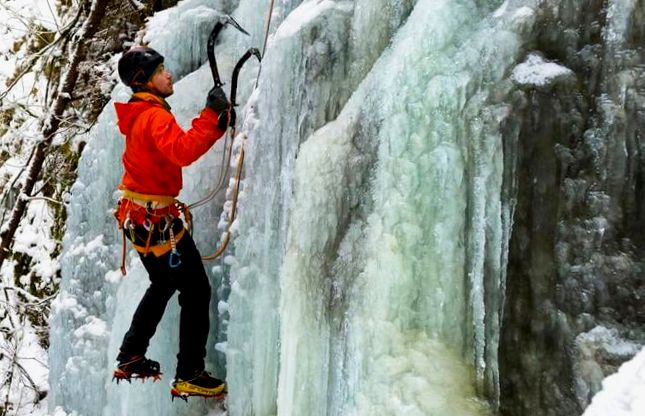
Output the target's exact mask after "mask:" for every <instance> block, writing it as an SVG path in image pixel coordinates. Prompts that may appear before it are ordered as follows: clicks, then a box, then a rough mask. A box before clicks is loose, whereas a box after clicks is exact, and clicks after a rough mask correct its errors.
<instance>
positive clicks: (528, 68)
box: [511, 53, 573, 87]
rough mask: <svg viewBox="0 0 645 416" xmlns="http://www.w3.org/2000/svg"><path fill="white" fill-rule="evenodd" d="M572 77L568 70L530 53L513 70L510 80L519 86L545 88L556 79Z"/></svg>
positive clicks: (571, 72)
mask: <svg viewBox="0 0 645 416" xmlns="http://www.w3.org/2000/svg"><path fill="white" fill-rule="evenodd" d="M569 75H573V71H572V70H570V69H569V68H567V67H565V66H562V65H559V64H556V63H554V62H550V61H547V60H546V59H544V58H543V57H542V56H540V55H538V54H536V53H532V54H530V55H529V56H528V57H527V58H526V60H525V61H524V62H522V63H521V64H519V65H518V66H516V67H515V69H513V73H512V74H511V79H512V80H513V81H515V82H516V83H517V84H520V85H527V86H538V87H540V86H545V85H548V84H550V83H551V82H553V81H554V80H556V79H557V78H560V77H564V76H569Z"/></svg>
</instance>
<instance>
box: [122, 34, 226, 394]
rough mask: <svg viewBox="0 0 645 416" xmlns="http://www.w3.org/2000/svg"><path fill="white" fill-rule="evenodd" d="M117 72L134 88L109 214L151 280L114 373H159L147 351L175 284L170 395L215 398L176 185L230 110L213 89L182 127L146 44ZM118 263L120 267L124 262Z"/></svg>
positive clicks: (159, 63) (202, 308) (204, 308)
mask: <svg viewBox="0 0 645 416" xmlns="http://www.w3.org/2000/svg"><path fill="white" fill-rule="evenodd" d="M118 71H119V77H120V78H121V81H123V83H125V84H126V85H127V86H129V87H130V88H131V89H132V92H133V94H132V97H131V98H130V100H129V101H128V102H127V103H116V104H115V107H116V114H117V118H118V127H119V130H120V131H121V133H123V134H124V135H125V150H124V152H123V157H122V161H123V167H124V173H123V177H122V181H121V184H120V186H119V189H120V190H121V192H122V196H121V198H120V200H119V202H118V206H117V210H116V213H115V215H116V217H117V220H118V222H119V226H120V228H121V229H122V230H123V232H124V236H125V237H127V238H128V239H129V240H130V241H131V242H132V244H133V246H134V248H135V249H136V250H137V252H138V253H139V257H140V258H141V261H142V262H143V265H144V266H145V268H146V270H147V272H148V275H149V278H150V285H149V287H148V289H147V290H146V292H145V294H144V295H143V298H142V299H141V301H140V303H139V305H138V307H137V309H136V311H135V312H134V316H133V318H132V323H131V325H130V328H129V329H128V331H127V332H126V334H125V336H124V338H123V342H122V344H121V347H120V352H119V353H118V356H117V361H118V363H117V368H116V369H115V370H114V378H116V379H117V381H119V380H124V379H125V380H130V379H131V378H143V379H145V378H147V377H152V378H153V379H155V380H157V379H159V378H160V376H161V372H160V366H159V363H158V362H157V361H153V360H151V359H148V358H146V356H145V354H146V351H147V348H148V344H149V342H150V338H151V337H152V336H153V334H154V333H155V330H156V328H157V325H158V323H159V321H160V320H161V317H162V315H163V313H164V309H165V307H166V303H167V302H168V300H169V299H170V297H171V296H172V295H173V294H174V292H175V291H179V305H180V307H181V314H180V322H179V353H178V354H177V369H176V375H175V379H174V380H173V381H172V386H171V394H172V395H173V396H179V397H182V398H185V397H187V396H191V395H199V396H208V397H218V396H219V397H221V396H223V394H224V393H225V383H224V382H223V381H222V380H219V379H217V378H214V377H212V376H211V375H210V374H209V373H208V372H206V371H205V368H204V358H205V356H206V340H207V337H208V331H209V303H210V299H211V287H210V284H209V281H208V277H207V275H206V272H205V270H204V266H203V264H202V260H201V255H200V253H199V251H198V250H197V248H196V246H195V243H194V241H193V239H192V237H191V235H190V233H189V232H188V231H187V229H186V226H185V225H184V220H182V218H181V214H183V217H184V219H185V220H186V222H187V223H188V222H189V221H190V218H189V214H188V213H187V211H186V208H185V206H184V205H182V204H181V203H179V202H178V201H177V200H176V199H175V198H176V197H177V195H178V194H179V191H180V190H181V187H182V167H184V166H188V165H190V164H191V163H193V162H194V161H195V160H197V159H198V158H199V157H200V156H202V155H203V154H204V153H206V151H208V149H210V147H211V146H212V145H213V144H214V143H215V142H216V141H217V140H218V139H219V138H220V137H222V136H223V135H224V134H225V132H226V129H227V128H228V125H229V121H230V120H231V118H232V117H233V116H234V114H233V109H232V106H231V104H230V102H229V100H228V99H227V97H226V94H225V93H224V91H223V90H222V89H221V88H213V89H212V90H211V91H210V92H209V93H208V95H207V98H206V107H205V108H204V110H203V111H202V112H201V114H199V116H197V117H196V118H195V119H194V120H193V121H192V127H191V128H190V129H189V130H188V131H183V130H182V128H181V127H180V126H179V125H178V124H177V122H176V120H175V117H174V116H173V114H172V113H171V112H170V106H169V105H168V103H167V102H166V100H165V99H166V98H167V97H169V96H170V95H172V93H173V81H172V75H171V74H170V72H168V70H167V69H166V68H165V67H164V57H163V56H161V55H160V54H159V53H157V52H156V51H155V50H153V49H151V48H148V47H144V46H136V47H132V48H131V49H129V50H128V51H127V52H125V53H124V54H123V56H122V57H121V59H120V60H119V64H118ZM125 237H124V240H125ZM124 244H125V243H124ZM124 250H125V248H124ZM122 269H123V272H124V273H125V267H124V265H122Z"/></svg>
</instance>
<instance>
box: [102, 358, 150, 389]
mask: <svg viewBox="0 0 645 416" xmlns="http://www.w3.org/2000/svg"><path fill="white" fill-rule="evenodd" d="M159 368H160V367H159V363H158V362H156V361H153V360H149V359H147V358H146V357H144V356H142V355H139V356H135V357H131V358H130V359H128V360H127V361H123V362H120V363H119V364H118V366H117V368H116V369H115V370H114V373H112V381H114V380H116V382H117V384H119V382H120V381H121V380H126V381H128V383H129V382H131V381H132V379H139V380H141V381H142V382H143V381H146V379H148V378H152V381H157V380H160V379H161V375H162V373H161V371H159Z"/></svg>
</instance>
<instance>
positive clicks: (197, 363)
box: [117, 232, 211, 377]
mask: <svg viewBox="0 0 645 416" xmlns="http://www.w3.org/2000/svg"><path fill="white" fill-rule="evenodd" d="M177 251H178V252H179V254H180V259H181V264H180V265H179V266H177V267H175V268H173V267H170V265H169V256H170V253H166V254H165V255H163V256H161V257H156V256H154V255H153V254H152V253H149V254H148V255H147V256H143V255H140V257H141V260H142V262H143V265H144V266H145V268H146V270H147V271H148V275H149V277H150V286H149V287H148V289H147V290H146V293H145V294H144V295H143V298H142V299H141V301H140V302H139V306H138V307H137V309H136V311H135V312H134V316H133V317H132V323H131V324H130V329H129V330H128V332H126V334H125V336H124V338H123V343H122V344H121V351H120V354H119V357H117V359H118V360H120V358H122V357H131V356H133V355H145V353H146V350H147V349H148V344H149V343H150V338H152V336H153V335H154V333H155V331H156V329H157V325H158V324H159V321H161V317H162V316H163V314H164V311H165V309H166V304H167V303H168V300H170V298H171V297H172V295H173V294H174V293H175V291H179V297H178V300H179V306H180V307H181V312H180V319H179V353H178V354H177V376H178V377H181V376H182V375H193V374H194V373H195V372H196V371H199V370H203V369H204V357H205V356H206V340H207V338H208V330H209V317H208V314H209V309H210V307H209V304H210V299H211V287H210V283H209V281H208V276H207V275H206V272H205V270H204V265H203V264H202V259H201V255H200V254H199V251H198V250H197V247H196V246H195V242H194V241H193V239H192V237H191V236H190V234H189V233H188V232H186V233H184V236H183V238H182V239H181V240H180V241H179V242H178V243H177Z"/></svg>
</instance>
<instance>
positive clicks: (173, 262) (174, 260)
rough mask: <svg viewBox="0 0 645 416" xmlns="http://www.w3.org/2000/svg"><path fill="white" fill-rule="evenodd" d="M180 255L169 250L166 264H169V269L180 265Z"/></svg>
mask: <svg viewBox="0 0 645 416" xmlns="http://www.w3.org/2000/svg"><path fill="white" fill-rule="evenodd" d="M180 256H181V255H180V254H179V253H178V252H177V251H171V252H170V257H168V265H169V266H170V268H171V269H175V268H177V267H179V265H181V259H180V258H179V257H180Z"/></svg>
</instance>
